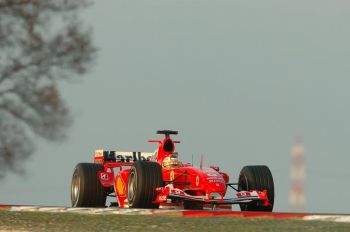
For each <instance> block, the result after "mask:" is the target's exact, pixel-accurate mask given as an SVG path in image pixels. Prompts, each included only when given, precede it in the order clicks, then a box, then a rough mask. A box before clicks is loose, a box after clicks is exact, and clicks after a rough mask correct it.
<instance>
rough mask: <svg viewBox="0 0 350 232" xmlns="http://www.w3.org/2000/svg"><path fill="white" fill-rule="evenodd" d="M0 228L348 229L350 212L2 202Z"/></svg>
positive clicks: (150, 229) (19, 229)
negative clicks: (293, 211) (144, 207)
mask: <svg viewBox="0 0 350 232" xmlns="http://www.w3.org/2000/svg"><path fill="white" fill-rule="evenodd" d="M0 231H142V232H147V231H153V232H156V231H167V232H171V231H350V215H325V214H322V215H320V214H291V213H256V212H247V213H241V212H234V211H231V212H228V211H194V210H162V209H160V210H144V209H119V208H99V209H98V208H66V207H39V206H1V205H0Z"/></svg>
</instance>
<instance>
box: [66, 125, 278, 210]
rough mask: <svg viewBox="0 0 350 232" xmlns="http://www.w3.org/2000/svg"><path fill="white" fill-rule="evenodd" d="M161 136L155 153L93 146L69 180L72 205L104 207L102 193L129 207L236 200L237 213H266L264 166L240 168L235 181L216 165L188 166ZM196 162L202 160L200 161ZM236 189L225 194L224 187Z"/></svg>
mask: <svg viewBox="0 0 350 232" xmlns="http://www.w3.org/2000/svg"><path fill="white" fill-rule="evenodd" d="M157 133H158V134H163V135H165V138H164V139H163V140H149V142H152V143H158V148H157V149H156V150H155V152H151V153H149V152H120V151H103V150H96V151H95V154H94V163H79V164H78V165H77V166H76V167H75V170H74V174H73V178H72V184H71V200H72V206H73V207H105V204H106V198H107V196H112V197H116V200H117V202H116V203H115V204H112V205H118V206H119V207H124V208H125V207H126V208H127V207H129V208H159V207H167V206H178V207H183V208H184V209H203V207H204V206H205V207H208V206H209V207H212V208H215V207H220V206H230V207H231V205H232V204H239V205H240V208H241V210H242V211H272V208H273V203H274V184H273V179H272V175H271V172H270V170H269V168H268V167H266V166H245V167H244V168H243V169H242V170H241V172H240V174H239V178H238V182H236V183H230V182H229V176H228V175H227V174H226V173H225V172H221V171H220V169H219V168H218V167H213V166H210V167H202V164H201V165H200V167H193V166H192V164H183V163H181V162H180V161H179V159H178V154H177V153H176V152H175V144H176V143H179V141H175V140H172V138H170V135H175V134H177V131H170V130H162V131H158V132H157ZM201 163H202V162H201ZM228 187H229V188H232V189H234V190H235V191H236V193H235V194H234V195H233V196H232V197H226V192H227V189H228Z"/></svg>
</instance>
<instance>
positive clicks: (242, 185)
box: [238, 165, 275, 212]
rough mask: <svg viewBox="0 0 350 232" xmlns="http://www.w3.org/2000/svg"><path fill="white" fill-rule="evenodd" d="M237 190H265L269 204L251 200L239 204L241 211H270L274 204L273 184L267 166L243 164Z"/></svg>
mask: <svg viewBox="0 0 350 232" xmlns="http://www.w3.org/2000/svg"><path fill="white" fill-rule="evenodd" d="M238 190H239V191H252V190H258V191H263V190H267V197H268V199H269V205H268V206H264V205H262V204H261V202H257V201H253V202H250V203H242V204H240V205H239V206H240V208H241V210H242V211H265V212H271V211H272V209H273V204H274V197H275V191H274V184H273V178H272V174H271V171H270V169H269V168H268V167H267V166H263V165H261V166H245V167H243V168H242V170H241V172H240V174H239V178H238Z"/></svg>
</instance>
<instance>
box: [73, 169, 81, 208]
mask: <svg viewBox="0 0 350 232" xmlns="http://www.w3.org/2000/svg"><path fill="white" fill-rule="evenodd" d="M79 192H80V178H79V175H78V173H77V172H75V173H74V175H73V180H72V186H71V199H72V203H73V206H76V205H77V201H78V199H79Z"/></svg>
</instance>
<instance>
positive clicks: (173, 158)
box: [162, 153, 182, 169]
mask: <svg viewBox="0 0 350 232" xmlns="http://www.w3.org/2000/svg"><path fill="white" fill-rule="evenodd" d="M181 166H182V163H181V161H179V159H178V154H177V153H173V154H171V155H169V156H167V157H165V158H164V159H163V163H162V167H163V168H165V169H168V168H179V167H181Z"/></svg>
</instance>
